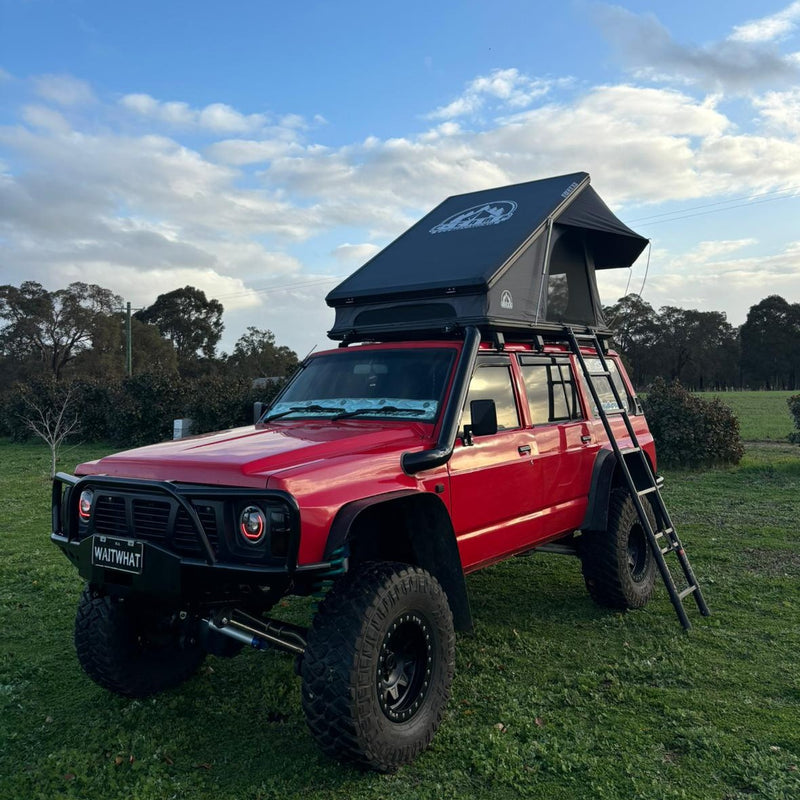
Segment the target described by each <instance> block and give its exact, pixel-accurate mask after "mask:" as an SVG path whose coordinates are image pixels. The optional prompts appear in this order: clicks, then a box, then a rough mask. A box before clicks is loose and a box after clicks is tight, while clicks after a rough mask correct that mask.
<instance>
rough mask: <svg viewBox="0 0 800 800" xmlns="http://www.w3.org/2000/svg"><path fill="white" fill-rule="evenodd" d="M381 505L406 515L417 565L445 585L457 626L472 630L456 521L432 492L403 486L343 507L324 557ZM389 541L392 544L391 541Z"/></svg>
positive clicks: (332, 530) (333, 527) (333, 525)
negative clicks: (454, 524) (452, 519)
mask: <svg viewBox="0 0 800 800" xmlns="http://www.w3.org/2000/svg"><path fill="white" fill-rule="evenodd" d="M392 506H393V508H391V510H390V507H392ZM379 507H383V509H385V510H386V511H387V512H389V511H391V513H392V514H394V515H400V514H403V515H405V516H406V521H407V524H406V527H405V530H406V532H407V534H408V543H409V544H410V546H411V549H412V551H413V556H414V560H415V563H416V566H419V567H422V568H423V569H425V570H427V571H428V572H430V573H431V575H433V576H434V577H435V578H436V579H437V580H438V581H439V583H440V584H441V587H442V589H443V590H444V592H445V594H446V595H447V599H448V602H449V603H450V610H451V611H452V613H453V624H454V627H455V629H456V630H458V631H470V630H472V613H471V611H470V607H469V596H468V594H467V584H466V580H465V578H464V570H463V567H462V565H461V555H460V553H459V551H458V543H457V541H456V535H455V531H454V529H453V524H452V522H451V520H450V514H449V513H448V511H447V507H446V506H445V504H444V503H443V502H442V500H441V499H440V498H439V497H438V496H437V495H435V494H433V493H431V492H422V491H419V490H416V489H403V490H400V491H395V492H386V493H385V494H379V495H373V496H372V497H365V498H361V499H359V500H355V501H353V502H352V503H347V504H346V505H344V506H342V507H341V508H340V509H339V511H338V512H337V514H336V517H335V518H334V520H333V523H332V525H331V528H330V532H329V534H328V542H327V544H326V546H325V556H324V557H325V558H326V559H328V558H330V557H331V556H332V554H333V553H334V552H335V551H336V550H338V549H339V548H341V547H343V546H344V545H345V544H346V543H347V542H348V541H350V537H351V532H352V531H353V529H354V528H355V527H356V526H357V524H358V522H359V520H360V518H361V517H362V515H363V514H364V513H365V512H367V511H370V510H372V511H374V510H375V509H377V508H379ZM387 544H389V546H390V547H391V543H388V542H387Z"/></svg>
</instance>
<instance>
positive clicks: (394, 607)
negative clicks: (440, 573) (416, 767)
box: [301, 563, 455, 772]
mask: <svg viewBox="0 0 800 800" xmlns="http://www.w3.org/2000/svg"><path fill="white" fill-rule="evenodd" d="M454 662H455V634H454V632H453V618H452V615H451V613H450V606H449V605H448V602H447V597H446V596H445V594H444V592H443V591H442V588H441V586H440V585H439V583H438V581H437V580H436V579H435V578H434V577H433V576H432V575H430V574H429V573H428V572H426V571H425V570H423V569H420V568H418V567H414V566H410V565H407V564H395V563H367V564H363V565H361V566H360V567H358V568H357V569H355V570H354V571H352V572H350V573H348V574H347V575H345V576H344V577H343V578H341V579H340V580H339V581H338V582H337V583H336V584H335V585H334V587H333V588H332V589H331V591H330V592H329V593H328V595H327V596H326V597H325V599H324V601H323V602H322V603H321V605H320V607H319V611H318V612H317V614H316V616H315V618H314V623H313V626H312V628H311V630H310V631H309V636H308V647H307V648H306V651H305V654H304V656H303V660H302V664H301V675H302V681H303V689H302V702H303V710H304V712H305V715H306V721H307V722H308V727H309V728H310V729H311V733H312V734H313V736H314V738H315V739H316V740H317V742H318V744H319V745H320V747H321V748H322V750H323V752H325V753H326V754H328V755H329V756H332V757H333V758H336V759H339V760H342V761H347V762H351V763H354V764H357V765H359V766H361V767H362V768H367V769H373V770H377V771H379V772H392V771H394V770H395V769H397V768H398V767H400V766H402V765H403V764H407V763H409V762H410V761H413V760H414V759H415V758H416V757H417V756H418V755H419V754H420V753H421V752H422V751H423V750H424V749H425V748H426V747H427V746H428V745H429V744H430V742H431V739H432V738H433V735H434V733H435V732H436V730H437V728H438V727H439V723H440V722H441V719H442V714H443V713H444V708H445V705H446V703H447V699H448V697H449V695H450V684H451V682H452V679H453V669H454Z"/></svg>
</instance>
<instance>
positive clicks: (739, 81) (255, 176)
mask: <svg viewBox="0 0 800 800" xmlns="http://www.w3.org/2000/svg"><path fill="white" fill-rule="evenodd" d="M579 171H586V172H589V173H590V174H591V178H592V185H593V186H594V188H595V189H596V190H597V191H598V193H599V194H600V196H601V197H602V198H603V199H604V200H605V201H606V202H607V203H608V204H609V205H610V206H611V207H612V209H613V210H614V211H615V213H617V215H618V216H619V217H620V218H621V219H622V220H623V221H624V222H625V223H626V224H628V225H629V226H630V227H632V228H633V229H634V230H636V231H637V232H638V233H641V234H642V235H644V236H646V237H648V238H649V239H650V240H651V246H650V247H649V248H648V250H647V251H645V253H644V254H643V255H642V257H640V259H639V260H638V261H637V263H636V264H634V266H633V268H632V269H631V270H606V271H603V273H602V274H601V275H600V292H601V297H602V299H603V302H604V303H606V304H610V303H613V302H614V301H616V299H617V298H618V297H620V296H622V295H623V294H624V293H625V292H626V290H628V291H636V292H640V293H641V294H642V296H643V297H644V299H645V300H647V301H648V302H649V303H650V304H651V305H653V306H654V307H655V308H659V307H661V306H664V305H672V306H679V307H682V308H696V309H700V310H702V311H724V312H725V313H726V314H727V316H728V320H729V321H730V322H731V323H732V324H734V325H738V324H741V323H742V322H744V320H745V318H746V315H747V311H748V309H749V307H750V306H751V305H753V304H755V303H757V302H758V301H759V300H761V299H762V298H763V297H766V296H767V295H769V294H780V295H782V296H783V297H784V298H786V299H787V300H789V301H790V302H800V225H798V221H799V220H800V2H798V1H795V2H786V0H783V2H781V0H777V1H775V0H761V2H759V3H758V4H756V3H753V2H752V0H751V1H750V2H742V1H741V0H706V1H705V2H702V3H698V2H696V0H694V1H693V2H687V1H686V0H672V1H671V2H663V3H644V2H635V1H634V0H630V1H629V2H624V3H623V4H619V5H616V4H609V3H603V2H587V1H586V0H565V1H564V2H562V3H559V4H555V3H546V4H545V3H536V2H523V0H495V1H494V2H492V3H486V2H485V1H484V2H477V1H473V0H462V1H461V2H455V1H454V0H439V1H438V2H435V3H434V2H430V0H428V1H427V2H419V1H418V0H405V2H403V3H391V4H390V3H376V2H375V1H374V0H371V2H360V1H357V0H338V2H330V0H328V1H327V2H318V1H317V0H305V2H303V3H288V4H287V3H283V2H280V3H278V2H272V1H271V0H261V1H260V2H257V1H256V0H251V1H247V2H246V1H245V0H228V1H227V2H225V3H221V2H211V0H192V2H184V0H175V1H174V2H170V1H169V0H159V2H157V3H156V2H152V1H151V0H137V2H136V3H109V2H108V0H0V284H9V283H10V284H14V285H19V284H20V283H21V282H22V281H25V280H35V281H38V282H40V283H41V284H42V285H44V286H45V288H47V289H50V290H56V289H59V288H62V287H64V286H66V285H67V284H69V283H71V282H72V281H77V280H81V281H86V282H88V283H97V284H100V285H101V286H104V287H106V288H108V289H111V290H113V291H114V292H115V293H117V294H119V295H120V296H121V297H122V298H123V300H125V301H130V302H131V303H132V304H133V307H134V308H140V307H144V306H147V305H149V304H151V303H152V302H153V301H154V300H155V299H156V297H157V295H158V294H161V293H163V292H167V291H171V290H172V289H175V288H179V287H182V286H186V285H192V286H197V287H199V288H201V289H203V290H204V291H205V292H206V294H207V295H208V296H210V297H215V298H217V299H218V300H220V301H221V302H222V304H223V305H224V307H225V314H224V322H225V325H226V329H225V333H224V335H223V340H222V342H221V348H222V349H223V350H227V351H228V352H230V350H232V348H233V345H234V343H235V341H236V339H237V338H238V337H239V336H240V335H241V334H242V333H243V332H244V331H245V329H246V328H247V326H250V325H253V326H256V327H258V328H262V329H264V328H266V329H270V330H272V331H273V332H274V334H275V336H276V339H277V342H278V343H279V344H285V345H288V346H289V347H291V348H292V349H294V350H296V351H297V352H298V354H299V355H300V356H301V357H302V356H304V355H305V354H306V353H307V352H308V351H309V350H310V349H311V348H313V347H325V346H327V345H329V344H330V342H329V340H328V339H327V338H326V332H327V330H328V329H329V328H330V327H331V324H332V322H333V312H332V311H331V309H329V308H328V307H327V306H326V304H325V301H324V298H325V295H326V293H327V292H328V291H330V290H331V289H332V288H334V287H335V286H336V285H337V283H338V282H339V281H341V280H342V279H343V278H344V277H346V276H347V275H349V274H350V273H351V272H352V271H354V270H355V269H356V268H358V267H359V266H361V264H363V263H364V262H365V261H366V260H367V259H368V258H369V257H370V256H371V255H373V254H374V253H376V252H378V250H380V249H381V248H382V247H384V246H385V245H387V244H388V243H389V242H391V241H392V240H393V239H394V238H396V237H397V236H398V235H399V234H400V233H402V232H403V231H404V230H405V229H406V228H407V227H409V226H410V225H412V224H413V223H414V222H415V221H416V220H417V219H419V218H420V217H422V216H423V215H424V214H425V213H427V212H428V211H429V210H431V209H432V208H433V207H435V206H436V205H438V204H439V203H440V202H441V201H442V200H444V199H445V198H446V197H448V196H450V195H453V194H460V193H463V192H469V191H474V190H478V189H485V188H489V187H494V186H503V185H507V184H512V183H519V182H522V181H529V180H536V179H539V178H545V177H549V176H553V175H560V174H566V173H572V172H579Z"/></svg>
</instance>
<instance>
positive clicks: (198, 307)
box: [135, 286, 225, 361]
mask: <svg viewBox="0 0 800 800" xmlns="http://www.w3.org/2000/svg"><path fill="white" fill-rule="evenodd" d="M222 311H223V308H222V303H220V302H219V300H214V299H213V298H212V299H211V300H208V299H206V295H205V292H203V291H202V290H201V289H196V288H195V287H194V286H184V287H183V289H174V290H173V291H171V292H167V293H166V294H160V295H159V296H158V297H157V298H156V301H155V303H153V305H151V306H149V307H148V308H145V309H143V310H142V311H138V312H137V313H136V315H135V316H136V318H137V319H138V320H140V321H141V322H148V323H151V324H153V325H155V326H156V327H157V328H158V329H159V330H160V331H161V334H162V335H163V336H165V337H166V338H167V339H169V340H170V341H171V342H172V344H173V345H174V346H175V350H176V351H177V353H178V360H179V361H190V360H195V359H197V358H198V357H199V356H201V355H202V356H204V357H206V358H213V357H214V355H215V350H216V346H217V343H218V342H219V340H220V337H221V336H222V331H223V329H224V327H225V326H224V325H223V324H222Z"/></svg>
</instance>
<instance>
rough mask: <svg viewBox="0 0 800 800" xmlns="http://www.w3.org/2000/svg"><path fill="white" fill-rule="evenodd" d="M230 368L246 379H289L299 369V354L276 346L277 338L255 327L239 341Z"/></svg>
mask: <svg viewBox="0 0 800 800" xmlns="http://www.w3.org/2000/svg"><path fill="white" fill-rule="evenodd" d="M228 364H229V365H230V366H231V367H233V368H234V370H235V371H236V372H237V373H238V374H239V375H242V376H243V377H246V378H274V377H285V376H287V375H290V374H291V373H292V372H294V370H295V369H297V364H298V361H297V353H295V352H294V350H290V349H289V348H288V347H286V346H285V345H276V344H275V334H274V333H273V332H272V331H270V330H261V329H259V328H256V327H253V326H252V325H251V326H250V327H248V328H247V333H245V334H243V335H242V336H241V337H239V340H238V341H237V342H236V346H235V347H234V348H233V353H231V355H230V356H228Z"/></svg>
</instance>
